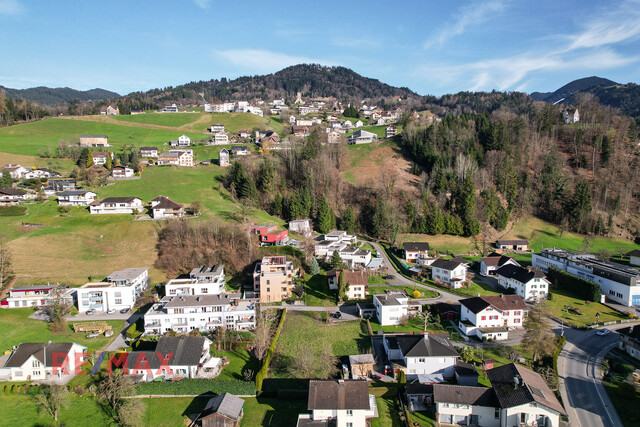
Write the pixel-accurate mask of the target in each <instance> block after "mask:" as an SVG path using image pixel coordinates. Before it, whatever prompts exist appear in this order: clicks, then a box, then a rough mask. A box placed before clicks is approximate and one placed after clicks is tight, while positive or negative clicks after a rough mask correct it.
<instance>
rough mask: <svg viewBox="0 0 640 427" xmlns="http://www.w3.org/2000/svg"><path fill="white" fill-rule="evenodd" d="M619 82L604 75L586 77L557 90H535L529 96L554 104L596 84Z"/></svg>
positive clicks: (607, 84)
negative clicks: (603, 76)
mask: <svg viewBox="0 0 640 427" xmlns="http://www.w3.org/2000/svg"><path fill="white" fill-rule="evenodd" d="M617 84H618V83H616V82H614V81H612V80H609V79H604V78H602V77H595V76H592V77H585V78H583V79H578V80H574V81H572V82H571V83H567V84H566V85H564V86H562V87H561V88H560V89H558V90H556V91H555V92H533V93H531V94H530V95H529V96H530V97H531V98H532V99H533V100H534V101H544V102H551V103H552V104H553V103H555V102H558V101H560V100H561V99H563V98H568V97H570V96H571V95H573V94H574V93H576V92H584V91H586V90H587V89H590V88H592V87H594V86H612V85H617Z"/></svg>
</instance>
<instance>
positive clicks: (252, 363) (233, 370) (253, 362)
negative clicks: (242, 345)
mask: <svg viewBox="0 0 640 427" xmlns="http://www.w3.org/2000/svg"><path fill="white" fill-rule="evenodd" d="M213 355H214V356H215V357H228V358H229V364H228V365H227V366H225V367H224V368H223V369H222V372H221V373H220V375H219V376H218V377H217V378H219V379H221V380H242V379H244V377H243V375H242V374H243V372H244V371H245V370H246V369H253V371H254V372H258V370H259V369H260V364H259V363H258V360H257V359H256V358H255V357H253V356H252V355H250V354H249V352H248V351H247V350H244V349H243V350H231V351H214V352H213Z"/></svg>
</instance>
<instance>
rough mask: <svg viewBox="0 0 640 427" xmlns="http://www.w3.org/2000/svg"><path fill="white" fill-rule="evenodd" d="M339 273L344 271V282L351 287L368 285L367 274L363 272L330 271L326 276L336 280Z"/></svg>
mask: <svg viewBox="0 0 640 427" xmlns="http://www.w3.org/2000/svg"><path fill="white" fill-rule="evenodd" d="M340 271H344V282H345V283H348V284H350V285H351V286H360V285H364V286H366V285H367V284H368V283H369V280H368V277H367V273H366V272H364V271H353V270H330V271H328V272H327V276H335V277H336V278H337V279H338V278H339V277H340Z"/></svg>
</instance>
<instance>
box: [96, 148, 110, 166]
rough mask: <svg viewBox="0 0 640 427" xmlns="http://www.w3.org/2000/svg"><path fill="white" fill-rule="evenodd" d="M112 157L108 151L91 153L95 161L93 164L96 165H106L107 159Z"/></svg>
mask: <svg viewBox="0 0 640 427" xmlns="http://www.w3.org/2000/svg"><path fill="white" fill-rule="evenodd" d="M110 156H111V153H108V152H106V151H94V152H93V153H91V158H92V159H93V163H94V164H96V165H104V164H105V163H107V158H108V157H110Z"/></svg>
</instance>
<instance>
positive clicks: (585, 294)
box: [547, 267, 600, 302]
mask: <svg viewBox="0 0 640 427" xmlns="http://www.w3.org/2000/svg"><path fill="white" fill-rule="evenodd" d="M547 278H548V279H549V281H550V282H551V284H552V285H553V286H554V287H555V288H558V289H564V290H566V291H569V292H571V293H572V294H574V295H576V296H577V297H579V298H582V299H584V300H587V301H593V302H599V301H600V285H598V284H597V283H595V282H592V281H590V280H587V279H583V278H582V277H578V276H576V275H575V274H571V273H567V272H566V271H563V270H558V269H557V268H554V267H549V273H547Z"/></svg>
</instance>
